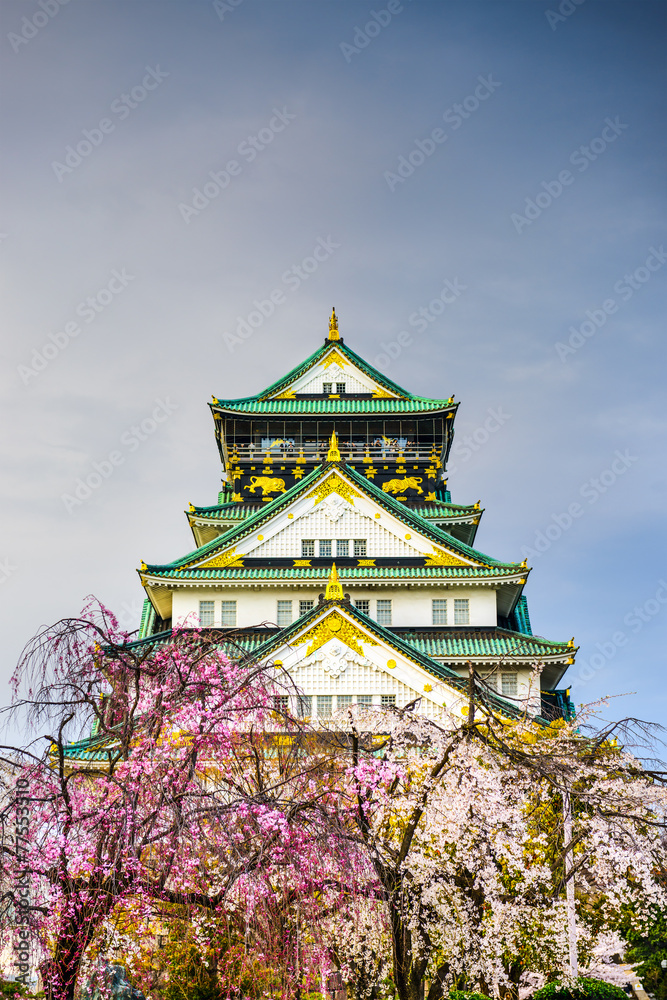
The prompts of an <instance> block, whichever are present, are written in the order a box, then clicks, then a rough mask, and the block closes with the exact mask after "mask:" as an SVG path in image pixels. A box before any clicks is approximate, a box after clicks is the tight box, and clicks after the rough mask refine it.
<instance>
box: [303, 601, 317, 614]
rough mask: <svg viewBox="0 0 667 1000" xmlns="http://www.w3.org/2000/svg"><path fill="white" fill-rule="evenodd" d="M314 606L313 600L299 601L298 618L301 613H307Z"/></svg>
mask: <svg viewBox="0 0 667 1000" xmlns="http://www.w3.org/2000/svg"><path fill="white" fill-rule="evenodd" d="M314 607H315V601H299V618H300V617H301V615H307V614H308V612H309V611H312V610H313V608H314Z"/></svg>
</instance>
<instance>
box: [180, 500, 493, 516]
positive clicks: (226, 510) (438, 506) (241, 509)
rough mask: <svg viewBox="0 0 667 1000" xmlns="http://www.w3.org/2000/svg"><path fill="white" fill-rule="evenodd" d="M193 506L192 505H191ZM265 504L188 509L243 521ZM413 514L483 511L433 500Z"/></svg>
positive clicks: (198, 513) (218, 505) (200, 514)
mask: <svg viewBox="0 0 667 1000" xmlns="http://www.w3.org/2000/svg"><path fill="white" fill-rule="evenodd" d="M193 506H194V505H193ZM266 506H267V505H266V504H261V505H260V504H256V505H255V506H254V507H253V506H252V505H249V504H247V503H221V504H213V505H212V506H210V507H195V509H194V510H191V511H188V514H189V516H190V517H199V518H206V519H207V520H212V521H245V519H246V518H247V517H249V516H250V515H251V514H254V513H257V511H258V510H260V509H261V510H262V511H264V510H265V509H266ZM403 509H405V508H403ZM409 509H410V510H411V511H412V513H413V514H417V515H418V516H419V517H424V518H426V520H427V521H430V520H434V521H445V520H447V519H448V518H461V517H479V516H480V515H481V514H482V513H483V511H482V510H481V509H480V508H479V507H474V506H472V505H467V506H466V505H463V504H455V503H444V502H443V501H441V500H435V501H433V502H432V503H424V504H421V505H419V506H415V507H412V506H411V507H410V508H409Z"/></svg>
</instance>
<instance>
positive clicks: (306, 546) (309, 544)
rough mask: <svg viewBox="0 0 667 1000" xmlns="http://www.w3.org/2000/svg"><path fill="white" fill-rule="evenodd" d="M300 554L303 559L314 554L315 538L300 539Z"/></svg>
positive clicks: (309, 557)
mask: <svg viewBox="0 0 667 1000" xmlns="http://www.w3.org/2000/svg"><path fill="white" fill-rule="evenodd" d="M301 555H302V557H303V558H304V559H311V558H312V557H313V556H314V555H315V539H314V538H302V539H301Z"/></svg>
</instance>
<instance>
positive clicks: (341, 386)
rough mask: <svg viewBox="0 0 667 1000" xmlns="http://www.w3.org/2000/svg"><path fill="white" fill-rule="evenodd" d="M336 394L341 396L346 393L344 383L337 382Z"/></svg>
mask: <svg viewBox="0 0 667 1000" xmlns="http://www.w3.org/2000/svg"><path fill="white" fill-rule="evenodd" d="M336 392H337V393H338V394H339V395H340V394H341V393H343V392H345V383H344V382H336Z"/></svg>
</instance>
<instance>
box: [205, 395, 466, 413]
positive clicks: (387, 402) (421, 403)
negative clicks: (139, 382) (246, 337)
mask: <svg viewBox="0 0 667 1000" xmlns="http://www.w3.org/2000/svg"><path fill="white" fill-rule="evenodd" d="M209 406H210V407H211V409H212V410H214V411H218V412H224V413H261V414H262V415H264V416H266V415H269V416H287V415H290V416H294V415H298V414H327V415H328V416H347V415H350V414H355V415H358V414H368V415H370V416H373V415H375V414H386V413H388V414H390V415H391V416H394V415H395V414H398V413H433V412H437V411H445V410H455V409H456V406H457V404H456V403H450V402H449V401H448V400H446V399H426V398H425V397H421V396H410V397H409V398H408V399H354V398H346V397H342V398H341V399H327V398H326V397H325V396H323V397H322V398H319V399H299V398H297V399H258V397H257V396H248V397H246V398H245V399H218V400H217V402H216V403H209Z"/></svg>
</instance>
